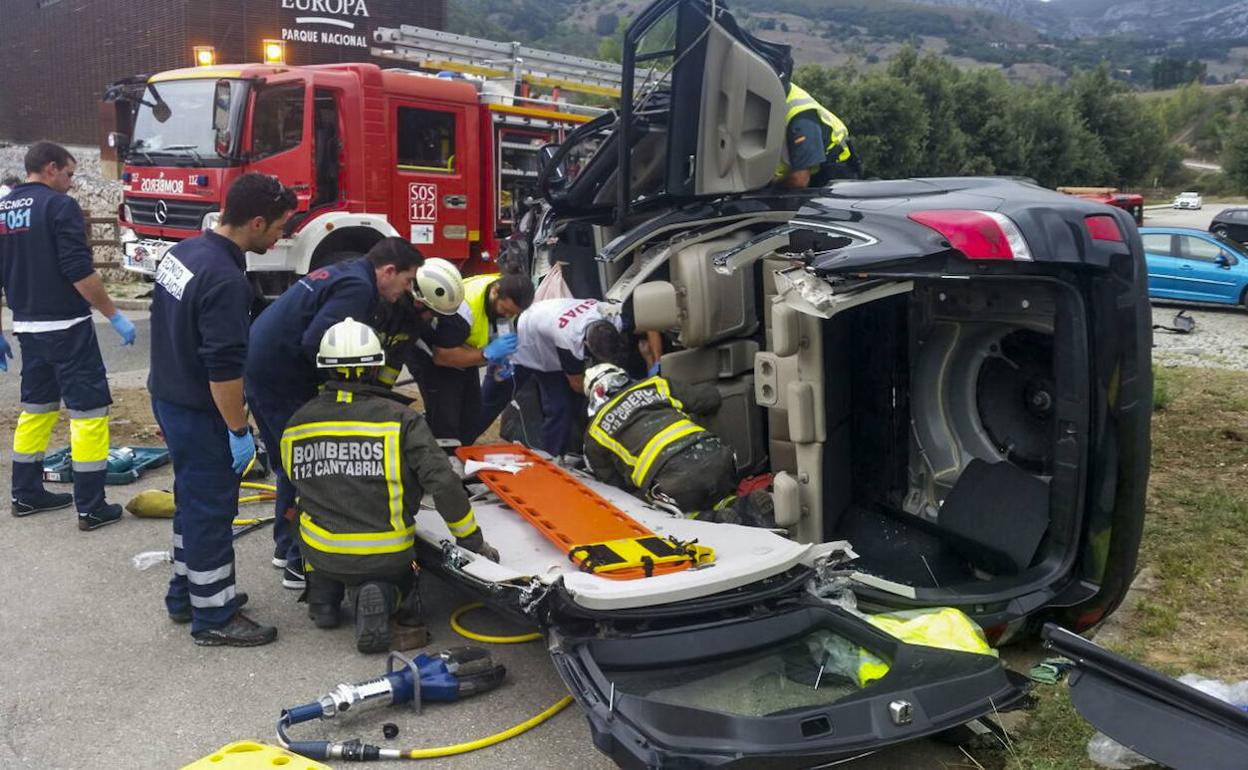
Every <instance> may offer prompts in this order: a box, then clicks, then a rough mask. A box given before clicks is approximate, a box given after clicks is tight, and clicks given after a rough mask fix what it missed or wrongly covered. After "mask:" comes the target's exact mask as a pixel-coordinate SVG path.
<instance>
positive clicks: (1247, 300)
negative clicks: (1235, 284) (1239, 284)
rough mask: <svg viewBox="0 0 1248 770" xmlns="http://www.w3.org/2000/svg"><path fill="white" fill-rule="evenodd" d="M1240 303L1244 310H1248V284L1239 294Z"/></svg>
mask: <svg viewBox="0 0 1248 770" xmlns="http://www.w3.org/2000/svg"><path fill="white" fill-rule="evenodd" d="M1239 305H1240V307H1242V308H1243V309H1244V310H1248V286H1246V287H1244V293H1243V294H1241V295H1239Z"/></svg>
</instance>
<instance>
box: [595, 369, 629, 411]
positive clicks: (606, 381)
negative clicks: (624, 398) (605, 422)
mask: <svg viewBox="0 0 1248 770" xmlns="http://www.w3.org/2000/svg"><path fill="white" fill-rule="evenodd" d="M626 385H628V375H627V374H626V373H625V372H624V370H623V369H621V368H620V367H618V366H616V365H615V364H595V365H594V366H591V367H589V368H588V369H586V370H585V397H586V399H588V407H589V415H590V416H591V417H592V416H594V415H595V414H597V413H598V410H599V409H601V408H602V407H603V406H605V405H606V403H607V402H608V401H610V400H611V397H612V396H614V395H615V394H616V393H618V392H619V391H620V389H621V388H623V387H624V386H626Z"/></svg>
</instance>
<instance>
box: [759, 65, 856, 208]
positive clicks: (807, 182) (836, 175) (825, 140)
mask: <svg viewBox="0 0 1248 770" xmlns="http://www.w3.org/2000/svg"><path fill="white" fill-rule="evenodd" d="M786 101H787V106H788V113H787V114H786V115H785V124H786V125H785V129H784V151H783V154H782V155H781V156H780V164H779V165H778V166H777V167H776V174H775V179H774V180H773V181H772V184H774V185H775V186H777V187H823V186H824V185H826V184H828V183H829V182H831V181H832V180H834V179H857V178H858V175H859V166H858V158H857V156H855V155H854V154H853V151H852V149H851V148H850V146H849V129H847V128H846V127H845V124H844V123H843V122H842V121H841V119H840V118H838V117H837V116H836V115H834V114H833V113H832V111H831V110H829V109H827V108H826V107H824V106H823V105H822V104H820V103H819V102H817V101H815V99H814V97H812V96H811V95H810V94H809V93H807V92H806V91H805V90H804V89H802V88H801V87H799V86H796V85H792V84H790V85H789V95H788V98H787V100H786Z"/></svg>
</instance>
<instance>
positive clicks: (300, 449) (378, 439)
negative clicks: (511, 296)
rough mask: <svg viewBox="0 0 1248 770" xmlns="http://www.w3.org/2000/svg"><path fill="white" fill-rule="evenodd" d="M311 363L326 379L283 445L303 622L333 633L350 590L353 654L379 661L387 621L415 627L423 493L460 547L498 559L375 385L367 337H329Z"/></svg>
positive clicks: (408, 412) (424, 429) (399, 407)
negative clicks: (302, 587) (302, 575)
mask: <svg viewBox="0 0 1248 770" xmlns="http://www.w3.org/2000/svg"><path fill="white" fill-rule="evenodd" d="M316 365H317V367H318V368H320V369H321V370H322V371H325V372H327V373H328V375H329V381H328V382H327V383H326V385H325V388H324V389H323V390H322V391H321V393H320V394H319V395H318V396H317V397H316V398H314V399H312V400H311V401H309V402H308V403H307V404H305V405H304V406H303V407H302V408H301V409H299V411H297V412H295V415H294V417H292V418H291V420H290V422H289V424H288V425H287V427H286V431H285V432H284V433H283V434H282V447H281V451H282V466H283V467H284V468H285V470H286V473H287V476H288V477H289V478H290V480H291V482H292V483H293V484H294V485H295V490H296V492H297V495H298V497H297V500H296V508H297V510H298V517H299V538H300V545H301V548H302V551H303V555H304V562H305V564H306V568H307V584H308V588H307V591H306V593H305V594H304V598H305V599H306V601H307V602H308V614H309V616H310V617H311V618H312V621H313V622H314V623H315V624H316V625H317V626H318V627H320V628H333V627H335V626H337V625H338V623H339V605H340V603H341V602H342V600H343V598H344V596H345V593H346V590H347V589H348V588H350V589H352V592H353V594H354V603H355V638H356V647H357V649H359V650H360V652H366V653H367V652H385V651H386V650H388V649H389V646H390V618H391V616H392V615H397V617H396V620H398V621H400V622H402V623H404V624H405V625H416V624H418V623H419V616H420V605H419V599H418V598H417V594H416V573H415V571H414V567H413V562H414V561H415V558H416V551H415V542H416V541H415V521H414V517H415V515H416V513H417V511H419V510H420V503H421V499H422V498H423V497H424V494H425V492H426V491H428V492H429V493H430V494H431V495H432V496H433V500H434V503H435V505H436V507H437V511H438V513H439V514H441V516H442V518H443V520H444V521H445V522H446V526H447V529H448V530H449V531H450V534H451V536H452V537H454V539H455V542H456V543H457V544H458V545H459V546H460V547H461V548H464V549H466V550H468V551H471V552H473V553H476V554H479V555H481V556H483V557H485V558H488V559H492V560H494V561H497V560H498V552H497V551H495V550H494V549H493V548H491V547H490V546H489V544H487V543H486V542H485V538H484V537H483V536H482V533H481V528H480V527H478V526H477V522H476V518H475V516H474V515H473V511H472V505H471V504H470V503H469V502H468V496H467V494H466V493H465V492H464V487H463V484H462V483H461V482H460V480H459V477H458V476H456V475H455V473H454V471H452V470H451V466H450V462H449V461H448V460H447V457H446V455H445V454H444V453H443V451H442V449H441V448H440V447H439V446H438V444H437V441H436V440H435V439H434V437H433V434H432V433H430V432H429V427H428V426H427V425H426V424H425V420H424V417H422V416H421V414H420V413H419V412H416V411H413V410H412V409H409V408H408V407H407V405H406V403H405V401H404V400H403V399H402V398H400V397H396V395H395V394H394V393H393V392H391V390H390V389H389V388H386V387H384V386H381V385H379V384H377V381H376V378H377V374H378V373H379V372H380V370H381V368H382V367H383V366H384V365H385V353H384V351H383V350H382V346H381V340H380V339H379V338H378V337H377V334H376V333H375V332H374V331H373V329H372V328H371V327H369V326H368V325H366V324H363V323H359V322H358V321H355V320H353V319H350V318H348V319H346V320H344V321H341V322H339V323H337V324H335V325H334V326H332V327H330V329H329V330H328V331H326V332H325V335H324V337H323V338H322V339H321V347H320V352H319V354H318V355H317V357H316Z"/></svg>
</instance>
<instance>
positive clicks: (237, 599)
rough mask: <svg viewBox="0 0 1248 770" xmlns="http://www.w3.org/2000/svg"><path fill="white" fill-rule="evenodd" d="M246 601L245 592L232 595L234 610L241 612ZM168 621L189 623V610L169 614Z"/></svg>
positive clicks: (188, 608)
mask: <svg viewBox="0 0 1248 770" xmlns="http://www.w3.org/2000/svg"><path fill="white" fill-rule="evenodd" d="M247 599H248V596H247V592H246V591H239V592H238V593H236V594H234V609H236V610H241V609H242V608H243V607H244V606H245V605H246V604H247ZM169 619H170V620H172V621H173V622H174V623H179V624H181V623H190V622H191V608H190V607H187V608H186V609H184V610H179V611H178V612H170V613H169Z"/></svg>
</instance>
